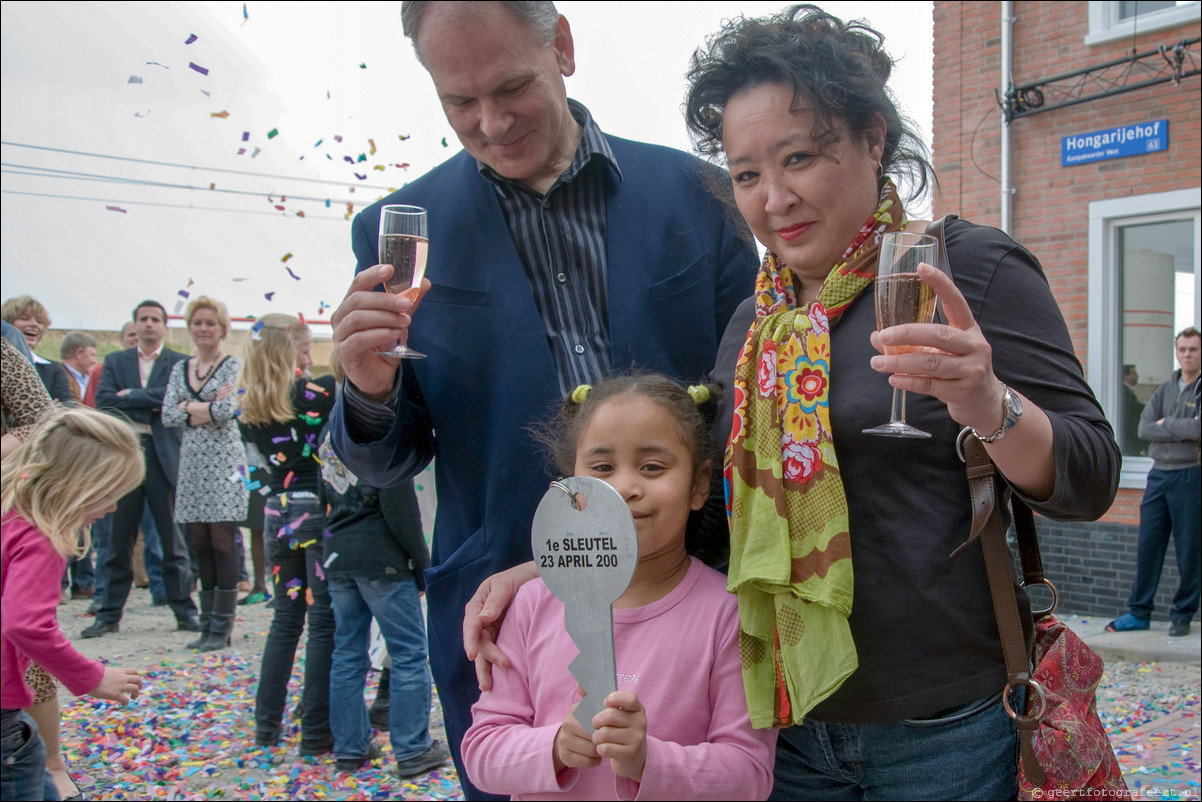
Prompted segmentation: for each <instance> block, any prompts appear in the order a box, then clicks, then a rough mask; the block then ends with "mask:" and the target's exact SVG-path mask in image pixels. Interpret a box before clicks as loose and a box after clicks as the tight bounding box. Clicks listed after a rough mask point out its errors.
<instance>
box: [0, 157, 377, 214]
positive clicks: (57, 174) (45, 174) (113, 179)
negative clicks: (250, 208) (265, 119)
mask: <svg viewBox="0 0 1202 802" xmlns="http://www.w3.org/2000/svg"><path fill="white" fill-rule="evenodd" d="M0 168H4V169H0V172H3V173H10V174H12V175H23V176H29V177H32V178H61V179H66V180H70V181H99V182H103V183H115V184H125V185H128V186H144V187H157V188H159V189H186V190H192V191H196V192H217V193H223V194H227V195H250V196H252V197H256V198H262V197H266V196H267V194H268V193H265V192H259V191H255V190H248V189H225V188H221V189H218V188H216V187H196V186H192V185H191V184H169V183H166V182H164V181H147V180H145V179H142V178H123V177H121V176H111V175H101V174H99V173H82V172H79V171H77V170H57V169H54V168H50V167H31V166H29V165H25V164H12V163H10V162H0ZM13 168H17V169H20V170H34V171H36V172H17V169H13ZM273 194H274V193H273ZM282 196H287V197H291V198H293V199H295V200H302V201H312V202H315V203H326V202H332V201H333V200H334V199H332V198H322V197H314V196H310V195H292V194H291V193H282ZM337 202H338V203H339V205H341V204H344V203H348V202H350V203H355V202H356V201H354V200H352V201H347V200H346V199H340V200H338V201H337ZM372 202H374V201H372Z"/></svg>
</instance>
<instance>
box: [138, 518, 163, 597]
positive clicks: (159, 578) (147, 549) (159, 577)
mask: <svg viewBox="0 0 1202 802" xmlns="http://www.w3.org/2000/svg"><path fill="white" fill-rule="evenodd" d="M139 526H140V527H141V528H142V564H143V565H145V566H146V578H147V579H148V580H150V598H152V599H154V601H155V604H163V603H165V602H166V601H167V588H166V587H165V586H164V585H163V542H162V540H160V539H159V530H158V529H156V528H155V525H154V516H153V515H151V514H150V505H149V504H147V505H146V507H145V508H144V509H143V510H142V523H140V524H139Z"/></svg>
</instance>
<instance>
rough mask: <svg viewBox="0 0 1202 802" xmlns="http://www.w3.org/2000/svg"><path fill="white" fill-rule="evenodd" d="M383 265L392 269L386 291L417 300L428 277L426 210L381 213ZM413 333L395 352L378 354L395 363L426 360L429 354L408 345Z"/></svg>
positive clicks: (393, 208)
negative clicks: (423, 278)
mask: <svg viewBox="0 0 1202 802" xmlns="http://www.w3.org/2000/svg"><path fill="white" fill-rule="evenodd" d="M379 242H380V264H382V265H392V278H390V279H389V280H388V281H386V282H384V289H385V290H386V291H387V292H389V293H392V294H393V295H405V296H406V297H408V298H413V299H416V298H417V293H418V289H419V288H420V287H421V285H422V276H424V275H425V273H426V254H427V252H428V251H429V250H430V240H429V239H427V236H426V210H425V209H423V208H421V207H420V206H385V207H384V208H383V209H381V210H380V240H379ZM408 340H409V330H408V329H406V330H405V333H404V334H403V335H402V336H401V338H400V339H399V340H397V344H396V346H395V347H394V348H391V349H389V350H388V351H379V352H377V353H378V354H379V355H380V356H389V357H392V358H394V359H424V358H425V356H426V355H425V354H423V353H421V352H420V351H415V350H413V349H412V348H410V347H409V345H408Z"/></svg>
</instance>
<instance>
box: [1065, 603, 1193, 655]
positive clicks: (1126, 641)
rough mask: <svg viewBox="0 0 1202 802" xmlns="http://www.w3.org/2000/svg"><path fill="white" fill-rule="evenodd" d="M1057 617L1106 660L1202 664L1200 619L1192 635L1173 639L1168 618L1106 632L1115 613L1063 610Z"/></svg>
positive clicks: (1191, 632)
mask: <svg viewBox="0 0 1202 802" xmlns="http://www.w3.org/2000/svg"><path fill="white" fill-rule="evenodd" d="M1057 617H1058V618H1059V619H1060V620H1061V621H1063V622H1064V623H1066V624H1067V625H1068V626H1069V628H1070V629H1072V630H1073V631H1074V632H1076V633H1077V635H1079V636H1080V637H1081V640H1083V641H1085V644H1086V645H1087V646H1089V648H1091V649H1093V650H1094V651H1095V652H1097V653H1098V654H1100V655H1101V656H1102V659H1103V660H1105V661H1106V662H1107V663H1109V662H1112V661H1116V660H1121V661H1124V662H1130V663H1193V664H1194V665H1202V625H1200V624H1199V622H1197V621H1195V622H1194V624H1193V627H1192V628H1191V631H1190V634H1188V635H1186V636H1184V637H1180V638H1170V637H1169V625H1168V622H1166V621H1153V622H1152V626H1151V628H1150V629H1144V630H1139V631H1135V632H1107V631H1106V625H1107V624H1109V623H1110V622H1111V621H1112V620H1113V619H1114V616H1110V617H1106V616H1080V615H1073V614H1072V613H1064V614H1057Z"/></svg>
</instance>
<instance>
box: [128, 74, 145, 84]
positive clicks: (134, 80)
mask: <svg viewBox="0 0 1202 802" xmlns="http://www.w3.org/2000/svg"><path fill="white" fill-rule="evenodd" d="M126 83H127V84H140V83H142V76H141V75H131V76H129V80H128V81H126Z"/></svg>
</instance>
